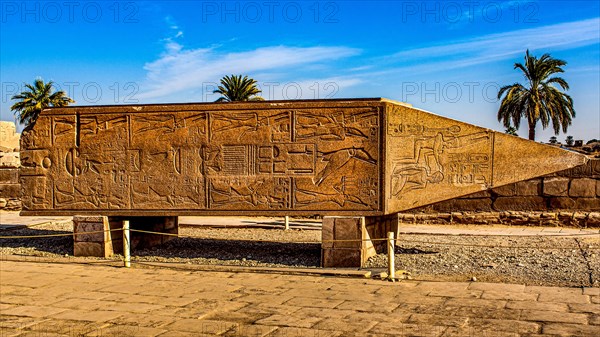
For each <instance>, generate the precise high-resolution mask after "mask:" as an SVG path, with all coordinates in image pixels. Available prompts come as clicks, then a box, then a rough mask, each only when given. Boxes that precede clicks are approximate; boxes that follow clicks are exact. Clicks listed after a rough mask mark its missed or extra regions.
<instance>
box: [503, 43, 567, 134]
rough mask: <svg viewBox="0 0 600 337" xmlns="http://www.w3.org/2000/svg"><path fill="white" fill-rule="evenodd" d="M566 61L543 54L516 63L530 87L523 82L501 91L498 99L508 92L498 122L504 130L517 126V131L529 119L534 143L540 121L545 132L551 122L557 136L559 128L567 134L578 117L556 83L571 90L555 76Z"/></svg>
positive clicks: (505, 87) (527, 54)
mask: <svg viewBox="0 0 600 337" xmlns="http://www.w3.org/2000/svg"><path fill="white" fill-rule="evenodd" d="M566 64H567V62H565V61H563V60H558V59H554V58H552V57H551V56H550V55H549V54H544V55H542V57H540V58H539V59H538V58H537V57H535V56H531V55H529V50H527V53H526V54H525V65H523V64H521V63H515V67H514V68H515V69H519V70H521V71H522V72H523V75H524V76H525V78H526V79H527V81H528V83H527V86H524V85H522V84H520V83H515V84H512V85H507V86H504V87H502V88H500V91H499V92H498V99H500V98H502V96H503V95H504V94H505V93H506V96H505V97H504V99H502V103H501V104H500V109H498V121H499V122H503V124H504V126H505V127H509V126H511V125H514V126H515V127H516V128H517V129H518V128H519V124H520V122H521V118H526V119H527V123H528V125H529V139H531V140H535V126H536V124H537V122H538V121H540V122H541V123H542V127H543V128H544V129H545V128H546V127H548V125H549V124H550V122H552V127H553V128H554V133H555V134H557V135H558V133H559V132H560V129H561V128H562V130H563V132H565V133H566V132H567V128H568V126H569V125H571V120H572V118H573V117H575V110H574V109H573V99H571V97H570V96H569V95H567V94H565V93H564V92H562V91H560V90H559V89H557V88H556V87H555V86H554V84H557V85H558V86H560V87H561V88H562V89H563V90H569V84H568V83H567V81H565V80H564V79H563V78H562V77H555V76H552V75H554V74H556V73H562V72H564V70H563V69H562V67H563V66H564V65H566Z"/></svg>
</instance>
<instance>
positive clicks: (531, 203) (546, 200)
mask: <svg viewBox="0 0 600 337" xmlns="http://www.w3.org/2000/svg"><path fill="white" fill-rule="evenodd" d="M599 211H600V160H599V159H590V160H589V161H588V162H587V163H586V164H584V165H581V166H578V167H575V168H571V169H568V170H563V171H560V172H557V173H553V174H549V175H545V176H542V177H539V178H534V179H529V180H525V181H521V182H517V183H513V184H508V185H505V186H500V187H497V188H493V189H491V190H487V191H482V192H478V193H473V194H469V195H467V196H464V197H460V198H455V199H452V200H447V201H443V202H439V203H435V204H432V205H429V206H426V207H421V208H417V209H414V210H412V211H408V212H404V213H403V214H402V215H401V216H400V218H401V221H402V222H407V223H459V224H496V223H497V224H512V225H543V226H559V225H567V226H580V227H590V226H592V227H597V226H600V213H599Z"/></svg>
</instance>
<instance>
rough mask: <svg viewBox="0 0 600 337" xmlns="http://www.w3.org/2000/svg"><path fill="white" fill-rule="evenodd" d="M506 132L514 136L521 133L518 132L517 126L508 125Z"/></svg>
mask: <svg viewBox="0 0 600 337" xmlns="http://www.w3.org/2000/svg"><path fill="white" fill-rule="evenodd" d="M504 133H506V134H507V135H512V136H518V135H519V134H517V128H515V127H514V126H509V127H507V128H506V130H504Z"/></svg>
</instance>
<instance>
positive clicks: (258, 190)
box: [20, 99, 583, 215]
mask: <svg viewBox="0 0 600 337" xmlns="http://www.w3.org/2000/svg"><path fill="white" fill-rule="evenodd" d="M505 137H508V136H505V135H500V134H497V133H495V132H493V131H490V130H487V129H482V128H479V127H475V126H472V125H468V124H465V123H461V122H457V121H452V120H448V119H445V118H442V117H438V116H435V115H432V114H429V113H426V112H423V111H421V110H417V109H413V108H411V107H408V106H406V105H402V104H399V103H396V102H392V101H388V100H383V99H362V100H319V101H272V102H268V101H267V102H246V103H204V104H171V105H145V106H105V107H102V106H99V107H69V108H57V109H47V110H44V111H43V112H42V114H41V115H40V117H39V118H38V120H37V122H36V124H35V126H34V128H33V129H31V130H29V131H27V132H24V133H23V136H22V139H21V149H22V153H21V163H22V166H21V169H20V175H21V182H22V190H23V200H22V202H23V209H24V210H23V212H22V213H23V214H32V215H33V214H75V213H77V214H86V213H88V214H105V215H184V214H223V213H231V214H236V213H238V214H243V213H245V214H315V213H320V214H338V215H344V214H346V215H350V214H356V215H382V214H384V213H393V212H397V211H400V210H404V209H408V208H412V207H418V206H422V205H426V204H428V203H432V202H436V201H440V200H444V199H449V198H452V197H456V196H460V195H464V194H468V193H472V192H474V191H478V190H482V189H485V188H488V187H491V186H497V185H501V184H507V183H511V182H514V181H518V180H523V179H528V178H531V177H534V176H538V175H542V174H546V173H549V172H553V171H557V170H561V169H565V168H569V167H572V166H576V165H578V164H580V163H583V159H582V157H581V156H577V155H574V154H570V153H567V152H565V151H561V150H555V149H554V148H550V147H545V146H541V145H538V144H535V143H533V142H529V141H525V140H521V139H518V138H515V137H510V138H506V139H507V140H506V141H504V139H505ZM513 143H514V144H517V143H519V144H521V143H523V144H525V145H523V147H524V149H523V150H524V151H530V149H529V148H530V147H535V148H540V149H541V150H539V151H537V152H536V153H537V157H535V158H533V157H531V160H529V157H527V156H524V157H521V156H518V155H517V156H516V155H514V151H512V150H511V149H510V147H511V146H512V145H511V144H513ZM505 147H508V149H505ZM498 148H502V151H508V152H512V153H513V154H510V155H508V157H507V158H504V157H502V156H503V154H496V152H497V149H498ZM540 151H541V152H540ZM544 151H558V152H560V153H558V152H557V153H558V154H559V157H561V158H562V157H564V158H567V159H565V160H562V159H561V160H559V159H557V158H556V157H553V158H551V159H552V161H557V164H556V165H555V164H552V163H551V162H549V163H544V162H540V159H539V158H541V157H545V156H546V155H545V154H544ZM530 152H531V151H530ZM534 152H535V151H534ZM498 160H500V161H502V163H500V165H509V166H511V165H512V166H513V167H514V166H515V164H514V163H515V162H521V163H522V166H523V169H522V171H521V172H520V173H515V172H514V171H513V170H510V169H508V170H505V169H504V168H497V169H495V168H496V167H497V165H498V164H499V163H498ZM558 161H559V163H558ZM546 164H548V165H546ZM544 165H546V166H544ZM503 170H504V171H503Z"/></svg>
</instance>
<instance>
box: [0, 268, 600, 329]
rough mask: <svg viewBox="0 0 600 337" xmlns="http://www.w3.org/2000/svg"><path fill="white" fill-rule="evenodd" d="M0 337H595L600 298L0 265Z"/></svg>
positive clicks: (476, 287)
mask: <svg viewBox="0 0 600 337" xmlns="http://www.w3.org/2000/svg"><path fill="white" fill-rule="evenodd" d="M0 282H1V291H0V295H1V296H0V297H1V299H0V302H1V304H0V311H1V319H0V328H1V333H0V335H1V336H63V335H66V336H80V335H86V336H186V335H194V336H204V335H206V336H208V335H223V336H369V335H370V336H385V335H396V336H398V335H399V336H597V335H598V333H599V331H600V290H599V289H597V288H596V289H594V288H583V289H581V288H556V287H532V286H524V285H518V284H486V283H476V282H474V283H452V282H417V281H403V282H397V283H390V282H385V281H379V280H372V279H363V278H341V277H323V276H320V277H319V276H299V275H294V276H291V275H281V274H265V273H248V272H210V271H202V272H200V271H192V270H189V269H186V268H184V267H181V268H169V269H140V268H132V269H124V268H121V267H115V266H105V265H101V264H87V265H84V264H76V263H64V264H63V263H46V262H42V261H41V260H39V261H37V262H24V261H7V260H3V261H2V262H1V263H0Z"/></svg>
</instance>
